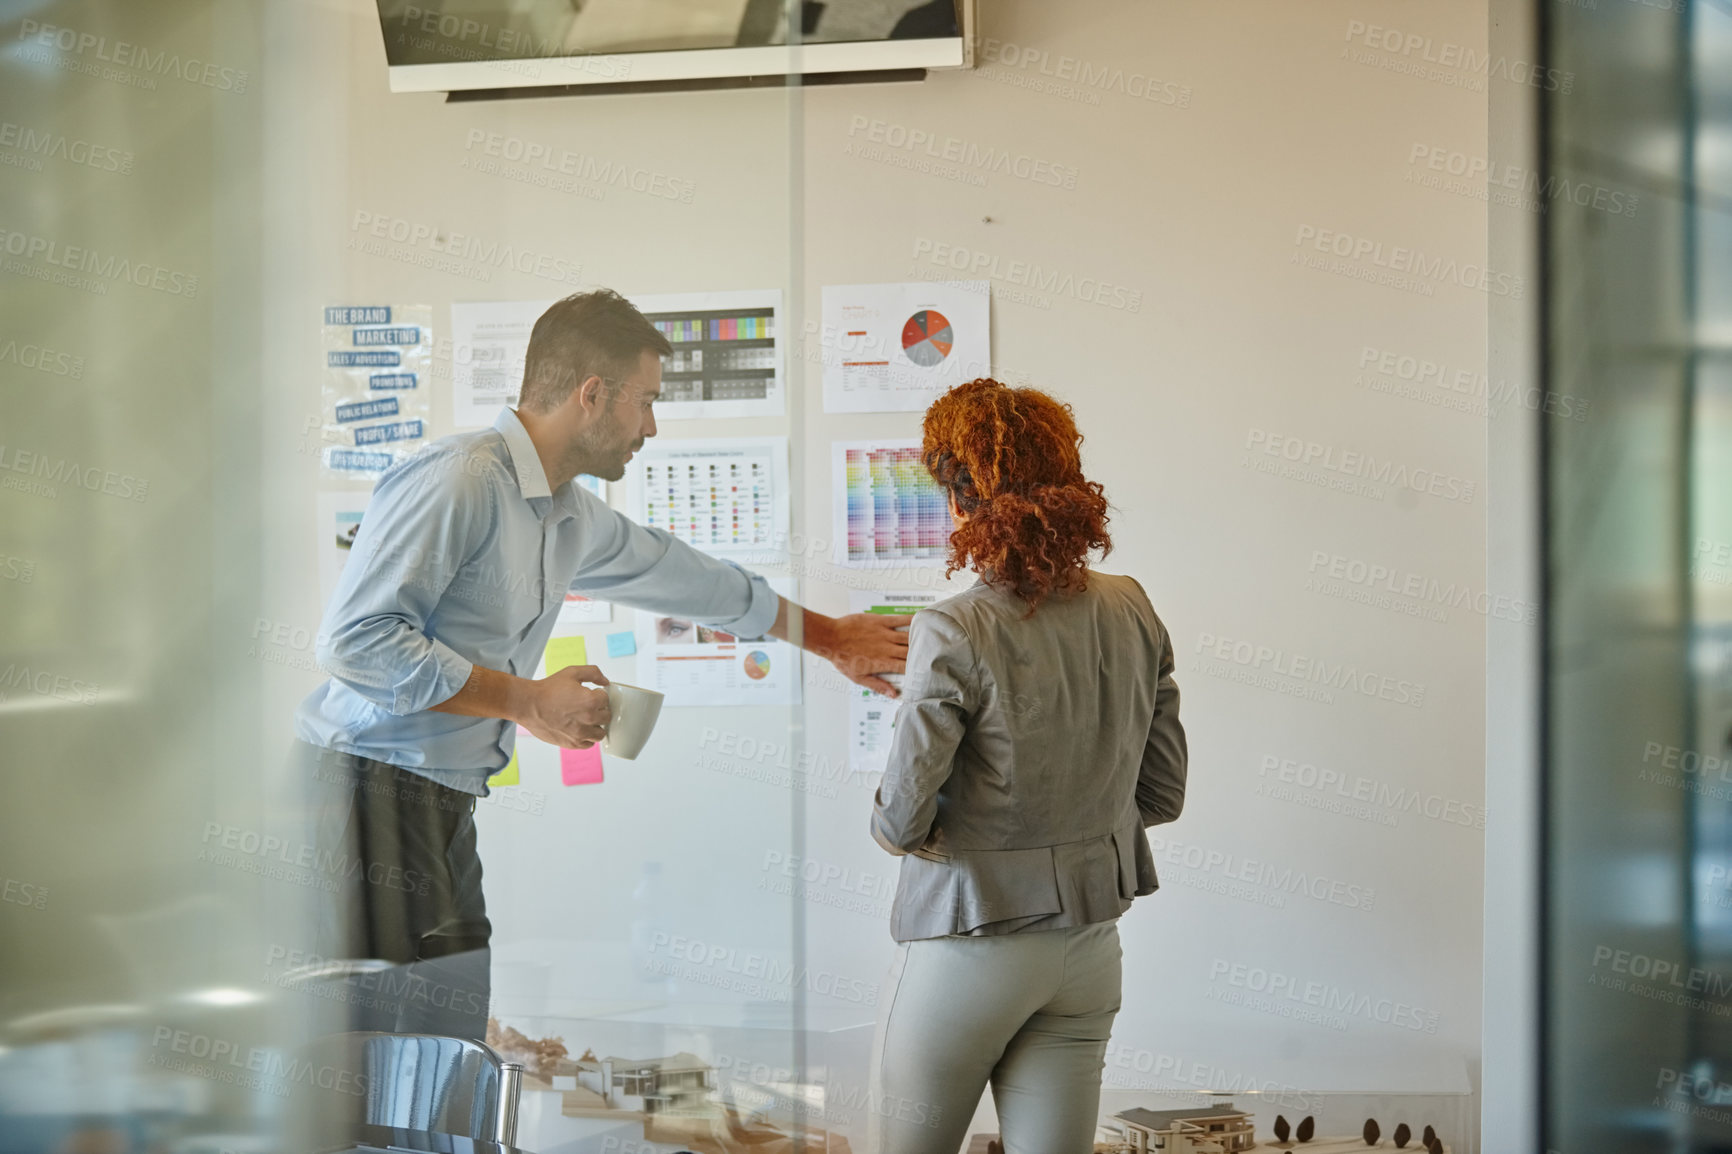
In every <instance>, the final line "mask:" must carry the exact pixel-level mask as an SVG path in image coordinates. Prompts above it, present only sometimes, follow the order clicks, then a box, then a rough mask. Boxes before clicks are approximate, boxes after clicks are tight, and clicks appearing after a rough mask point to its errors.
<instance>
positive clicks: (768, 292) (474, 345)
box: [451, 289, 787, 428]
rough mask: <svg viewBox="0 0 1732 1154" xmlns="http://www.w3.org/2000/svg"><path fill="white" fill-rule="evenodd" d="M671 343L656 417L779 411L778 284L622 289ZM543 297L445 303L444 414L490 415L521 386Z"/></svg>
mask: <svg viewBox="0 0 1732 1154" xmlns="http://www.w3.org/2000/svg"><path fill="white" fill-rule="evenodd" d="M626 295H627V298H628V299H629V300H630V301H631V303H632V304H634V305H635V306H637V308H638V311H640V312H642V313H643V314H644V316H645V317H647V318H648V319H649V322H650V323H651V324H653V325H655V326H656V328H658V329H660V330H661V332H662V335H664V336H665V337H667V338H668V343H669V344H670V345H672V346H673V351H672V352H670V353H669V354H668V355H667V356H665V357H663V358H662V395H661V399H660V400H658V401H657V402H656V419H657V420H663V421H678V420H692V419H697V418H704V419H709V418H714V417H777V416H781V415H782V413H783V412H784V411H785V409H786V407H787V406H786V401H785V399H784V391H783V384H782V381H783V366H782V359H783V358H782V346H781V338H780V331H781V316H780V314H781V311H782V291H781V290H780V289H750V290H730V291H722V292H703V293H628V294H626ZM553 303H554V302H553V301H551V300H532V301H459V302H456V303H454V304H453V305H452V306H451V342H452V348H453V350H454V353H455V355H454V357H453V362H452V373H451V417H452V420H453V422H454V423H455V424H456V425H457V427H458V428H480V427H485V426H487V425H491V424H492V423H493V419H494V418H495V417H497V416H498V415H499V410H500V408H501V407H503V406H505V405H515V404H516V403H517V398H518V393H519V392H520V391H521V390H522V387H523V367H524V362H525V361H526V360H527V359H528V356H529V334H530V332H531V331H532V330H533V329H534V328H535V322H536V320H537V319H538V318H539V317H540V316H541V314H542V313H544V312H546V311H547V308H548V306H549V305H551V304H553Z"/></svg>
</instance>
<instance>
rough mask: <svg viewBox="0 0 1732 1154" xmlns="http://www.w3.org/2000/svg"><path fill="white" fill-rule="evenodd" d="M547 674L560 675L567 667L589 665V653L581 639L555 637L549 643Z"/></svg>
mask: <svg viewBox="0 0 1732 1154" xmlns="http://www.w3.org/2000/svg"><path fill="white" fill-rule="evenodd" d="M546 661H547V672H548V673H549V674H554V673H558V672H559V671H560V670H561V669H564V668H565V667H566V666H567V665H588V664H589V651H588V650H587V649H585V648H584V647H583V638H581V637H554V638H551V639H550V640H549V641H548V643H547V657H546Z"/></svg>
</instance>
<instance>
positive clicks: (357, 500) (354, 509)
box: [316, 491, 373, 607]
mask: <svg viewBox="0 0 1732 1154" xmlns="http://www.w3.org/2000/svg"><path fill="white" fill-rule="evenodd" d="M372 499H373V494H371V493H368V492H362V491H356V492H350V493H338V492H324V493H320V494H319V548H318V552H317V554H316V556H317V557H318V558H319V605H320V606H321V607H323V606H324V605H325V604H326V603H327V602H329V601H330V600H331V594H332V593H335V592H336V591H337V582H338V581H339V580H340V579H341V578H342V576H343V567H344V566H345V565H347V564H348V563H349V552H350V550H352V549H353V548H354V546H355V534H356V533H357V532H359V531H360V528H361V518H362V516H363V515H364V514H365V513H366V512H367V502H368V501H371V500H372Z"/></svg>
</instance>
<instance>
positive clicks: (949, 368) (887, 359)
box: [822, 280, 992, 413]
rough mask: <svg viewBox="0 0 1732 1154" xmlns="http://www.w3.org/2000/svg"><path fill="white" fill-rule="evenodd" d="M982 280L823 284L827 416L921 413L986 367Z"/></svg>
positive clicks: (986, 301) (987, 306)
mask: <svg viewBox="0 0 1732 1154" xmlns="http://www.w3.org/2000/svg"><path fill="white" fill-rule="evenodd" d="M991 301H992V294H991V289H990V287H989V285H988V283H987V282H986V281H983V280H982V281H939V282H935V283H925V282H919V281H916V282H912V283H908V284H862V285H825V286H824V291H823V305H822V314H823V329H822V338H823V343H822V350H823V361H824V411H825V412H826V413H883V412H920V411H921V410H924V409H925V408H926V407H927V406H928V405H930V404H931V403H932V402H933V401H934V400H935V399H937V397H938V395H939V394H940V393H942V392H944V391H945V390H946V389H948V388H950V387H951V386H953V385H956V384H960V383H961V382H963V381H966V380H971V379H973V378H974V377H980V376H985V375H987V374H988V373H989V372H991V369H992V329H991V316H992V305H991Z"/></svg>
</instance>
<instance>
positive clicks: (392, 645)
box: [295, 409, 779, 796]
mask: <svg viewBox="0 0 1732 1154" xmlns="http://www.w3.org/2000/svg"><path fill="white" fill-rule="evenodd" d="M567 589H571V590H575V591H576V592H578V593H581V594H583V595H584V596H587V597H594V598H596V599H597V600H602V601H612V602H617V603H619V604H622V605H629V606H633V607H636V608H639V609H647V610H650V611H652V612H656V613H665V614H672V615H678V616H680V617H687V618H690V619H692V620H694V621H697V622H700V623H702V624H705V625H715V626H717V627H718V628H720V629H723V630H725V631H727V632H729V633H732V634H734V635H735V636H737V637H758V636H761V635H763V634H764V633H765V632H766V631H768V630H769V628H770V626H772V625H773V624H775V620H776V611H777V608H778V606H779V600H778V598H777V596H776V594H775V592H774V591H773V590H772V589H771V588H770V586H769V583H768V582H767V581H765V580H764V579H763V578H762V577H760V576H757V575H755V574H752V573H749V572H747V571H746V570H745V569H742V568H741V567H740V566H738V565H734V564H732V563H731V562H727V561H720V560H717V559H715V558H713V557H710V556H707V555H706V554H703V553H700V552H698V551H697V550H696V549H693V548H692V547H691V546H689V545H687V544H685V543H684V542H683V541H679V540H677V539H675V538H674V537H673V536H672V535H670V534H668V533H666V532H664V531H662V530H660V529H650V528H646V527H644V526H642V525H639V524H637V523H636V522H635V521H632V520H631V519H630V518H628V517H626V516H624V515H622V514H620V513H617V512H615V511H614V510H613V509H610V508H609V507H608V506H607V504H606V502H604V501H602V500H601V499H600V498H598V497H596V496H595V495H594V494H593V493H590V492H588V491H587V490H585V489H583V488H581V487H580V486H578V485H577V484H576V483H575V482H571V483H568V484H566V485H563V486H561V488H560V491H559V492H558V493H554V492H553V491H552V490H550V489H549V488H548V484H547V475H546V474H545V473H544V472H543V471H542V468H541V459H540V458H539V457H538V456H536V453H535V445H534V443H533V442H531V441H530V439H529V434H528V432H526V431H525V430H524V428H523V423H522V422H521V421H519V420H518V419H517V414H516V413H514V412H512V411H511V410H510V409H505V410H504V411H502V412H501V413H500V414H499V419H498V420H496V421H494V422H493V428H491V429H489V430H486V431H484V432H478V433H460V434H458V435H456V436H451V437H445V438H443V439H441V440H439V441H435V442H434V443H432V444H430V445H428V446H427V447H426V448H425V449H423V450H422V451H421V452H419V453H417V454H415V455H414V456H413V457H410V458H408V459H406V460H404V461H401V462H399V463H398V464H397V465H395V466H393V467H392V468H391V469H390V470H389V471H388V472H386V474H385V475H384V476H383V477H382V478H380V480H379V484H378V487H377V488H376V489H374V491H373V499H372V502H371V504H369V506H368V508H367V514H366V516H365V517H364V518H362V521H361V527H360V531H359V532H358V533H357V534H356V536H355V542H354V547H353V548H352V549H351V551H350V554H349V560H348V564H347V565H346V566H345V567H344V569H343V576H342V579H341V581H339V582H338V585H337V590H336V593H335V594H334V595H333V596H332V598H331V603H330V605H329V606H328V607H327V608H326V609H325V618H324V621H323V623H322V624H321V625H320V627H319V639H318V649H317V654H318V660H319V664H320V666H321V667H323V668H324V669H325V670H326V671H327V672H329V673H330V674H331V680H329V681H327V682H326V683H325V684H324V685H322V686H320V687H319V688H318V689H316V690H314V691H313V692H312V693H311V694H309V695H308V696H307V698H306V700H304V701H302V702H301V705H300V709H299V710H298V711H297V713H296V716H295V732H296V734H297V735H298V736H299V737H300V738H301V740H303V741H306V742H310V743H311V744H313V745H319V746H324V747H326V748H328V749H334V750H337V751H338V752H341V753H352V754H357V755H359V756H362V757H370V758H373V759H375V760H377V761H383V762H387V763H389V764H391V765H396V766H401V767H402V768H404V769H408V770H411V771H413V772H415V773H418V774H421V775H422V776H424V777H427V778H430V779H432V780H434V781H437V782H439V783H440V784H442V785H448V786H450V787H452V788H454V789H460V790H463V791H464V792H465V793H472V794H476V795H478V796H485V795H486V794H487V778H488V777H490V776H492V775H493V774H495V773H498V772H499V771H500V770H502V769H504V768H505V766H506V764H507V763H508V762H509V761H510V760H511V752H512V749H513V748H514V746H515V745H516V739H517V730H516V726H515V725H513V724H512V723H510V722H507V721H499V720H494V719H491V718H481V717H460V716H457V715H455V714H450V713H436V712H434V711H433V710H432V709H431V708H430V707H431V706H434V705H437V704H439V703H440V702H442V701H444V700H446V699H447V698H449V697H451V696H452V695H453V694H454V693H456V692H457V691H458V690H459V689H461V688H462V687H463V684H464V683H465V682H466V681H468V680H469V674H470V671H471V669H473V668H474V667H475V666H476V665H480V666H483V667H484V668H488V669H498V670H503V671H504V672H507V673H513V674H516V675H517V676H518V677H535V676H537V675H538V674H539V672H540V670H539V668H538V666H539V665H540V663H541V656H542V652H543V650H545V649H546V647H547V639H548V638H549V637H550V636H551V635H552V633H553V625H554V622H555V621H556V620H557V619H558V617H559V607H560V605H561V604H563V603H564V601H565V593H566V590H567Z"/></svg>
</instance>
